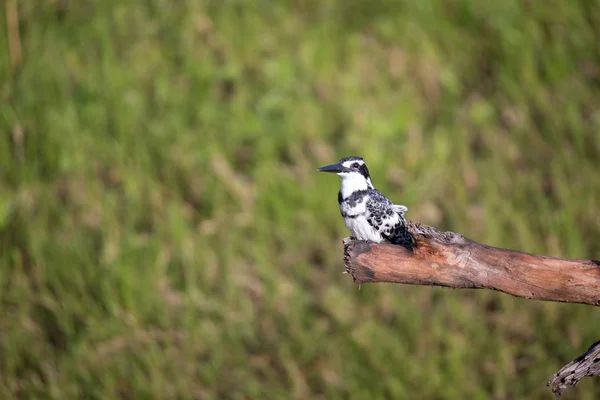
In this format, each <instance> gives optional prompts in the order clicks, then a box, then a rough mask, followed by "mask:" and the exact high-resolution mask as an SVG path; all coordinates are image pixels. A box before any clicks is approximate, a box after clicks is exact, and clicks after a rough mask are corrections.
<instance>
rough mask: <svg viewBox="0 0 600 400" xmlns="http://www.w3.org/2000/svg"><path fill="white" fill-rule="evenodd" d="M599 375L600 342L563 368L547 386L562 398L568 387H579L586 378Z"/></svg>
mask: <svg viewBox="0 0 600 400" xmlns="http://www.w3.org/2000/svg"><path fill="white" fill-rule="evenodd" d="M598 375H600V340H599V341H597V342H596V343H594V344H593V345H591V346H590V348H589V349H588V351H586V352H585V354H582V355H580V356H579V357H577V358H576V359H574V360H573V361H571V362H570V363H568V364H567V365H565V366H564V367H562V368H561V369H560V371H558V372H557V373H556V374H554V376H553V377H552V379H550V380H549V381H548V383H547V384H546V386H550V387H551V388H552V392H553V393H554V394H555V395H556V397H560V396H562V394H563V392H564V391H565V389H566V388H567V387H569V386H575V385H577V384H578V383H579V381H580V380H582V379H583V378H585V377H586V376H598Z"/></svg>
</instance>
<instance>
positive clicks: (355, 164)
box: [352, 162, 360, 168]
mask: <svg viewBox="0 0 600 400" xmlns="http://www.w3.org/2000/svg"><path fill="white" fill-rule="evenodd" d="M352 167H353V168H358V167H360V164H359V163H357V162H355V163H354V164H352Z"/></svg>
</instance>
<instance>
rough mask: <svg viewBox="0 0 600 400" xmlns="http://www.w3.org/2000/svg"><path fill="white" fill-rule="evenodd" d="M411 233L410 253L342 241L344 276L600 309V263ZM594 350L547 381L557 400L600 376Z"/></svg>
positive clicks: (430, 231)
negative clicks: (589, 378) (482, 291)
mask: <svg viewBox="0 0 600 400" xmlns="http://www.w3.org/2000/svg"><path fill="white" fill-rule="evenodd" d="M408 231H409V233H410V234H411V236H412V237H413V239H414V245H413V246H412V247H411V248H406V247H402V246H395V245H391V244H376V243H371V242H365V241H358V240H352V239H351V238H346V239H344V263H345V265H346V271H347V272H348V273H350V274H351V275H352V277H353V279H354V281H355V282H357V283H369V282H392V283H404V284H411V285H431V286H445V287H451V288H469V289H492V290H498V291H501V292H504V293H507V294H510V295H513V296H517V297H524V298H527V299H536V300H546V301H558V302H568V303H582V304H589V305H593V306H600V261H596V260H567V259H561V258H554V257H545V256H538V255H533V254H528V253H523V252H520V251H514V250H506V249H500V248H496V247H491V246H487V245H484V244H481V243H477V242H474V241H472V240H470V239H467V238H466V237H464V236H462V235H459V234H457V233H454V232H440V231H438V230H436V229H434V228H432V227H429V226H426V225H421V224H419V223H415V222H412V221H409V222H408ZM594 346H595V347H594ZM592 347H593V348H590V350H589V351H588V352H587V353H586V354H584V355H582V356H580V357H578V358H577V359H576V360H574V361H573V362H571V363H570V364H568V365H566V366H565V367H563V368H562V369H561V370H560V371H559V372H557V374H556V375H555V376H554V377H553V378H552V379H551V380H550V381H549V382H548V385H549V386H551V387H552V391H553V392H554V393H555V394H556V395H557V396H560V395H561V394H562V392H563V391H564V389H565V388H566V387H567V386H574V385H576V384H577V383H578V382H579V381H580V380H581V379H582V378H584V377H585V376H594V375H600V342H598V343H595V344H594V345H592Z"/></svg>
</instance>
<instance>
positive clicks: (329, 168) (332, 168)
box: [317, 164, 344, 173]
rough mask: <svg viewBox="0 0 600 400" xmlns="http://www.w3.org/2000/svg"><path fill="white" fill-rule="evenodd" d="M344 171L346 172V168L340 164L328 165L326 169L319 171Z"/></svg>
mask: <svg viewBox="0 0 600 400" xmlns="http://www.w3.org/2000/svg"><path fill="white" fill-rule="evenodd" d="M343 170H344V167H343V166H341V165H340V164H331V165H326V166H324V167H321V168H319V169H317V171H319V172H333V173H338V172H342V171H343Z"/></svg>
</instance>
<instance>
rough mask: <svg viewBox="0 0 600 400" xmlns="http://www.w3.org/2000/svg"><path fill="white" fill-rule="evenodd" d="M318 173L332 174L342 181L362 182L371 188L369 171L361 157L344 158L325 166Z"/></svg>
mask: <svg viewBox="0 0 600 400" xmlns="http://www.w3.org/2000/svg"><path fill="white" fill-rule="evenodd" d="M317 171H320V172H332V173H335V174H336V175H337V176H339V177H340V178H342V181H349V180H351V181H363V182H365V183H366V184H367V186H369V187H372V186H373V185H372V184H371V176H370V175H369V169H368V168H367V164H365V161H364V160H363V158H362V157H357V156H350V157H344V158H342V159H341V160H340V161H338V162H337V163H336V164H331V165H326V166H324V167H321V168H319V169H317Z"/></svg>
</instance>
